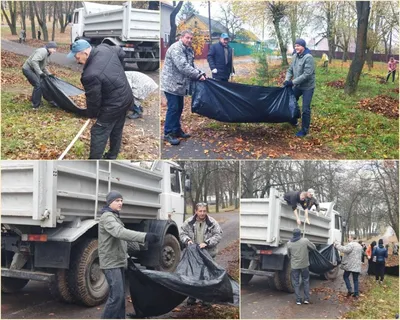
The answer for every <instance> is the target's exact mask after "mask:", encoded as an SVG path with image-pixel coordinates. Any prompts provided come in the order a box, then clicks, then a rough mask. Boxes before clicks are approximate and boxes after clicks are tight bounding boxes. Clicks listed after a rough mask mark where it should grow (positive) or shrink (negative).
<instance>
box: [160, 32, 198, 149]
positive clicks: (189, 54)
mask: <svg viewBox="0 0 400 320" xmlns="http://www.w3.org/2000/svg"><path fill="white" fill-rule="evenodd" d="M192 39H193V33H192V32H191V31H183V32H182V34H181V38H180V40H179V41H177V42H175V43H174V44H173V45H171V46H170V47H169V49H168V50H167V53H166V55H165V62H164V67H163V70H162V74H161V90H162V91H164V93H165V96H166V97H167V114H166V117H165V124H164V140H166V141H168V142H169V143H170V144H172V145H178V144H179V143H180V140H179V139H178V138H189V137H190V135H189V134H187V133H185V132H183V130H182V128H181V115H182V111H183V103H184V100H183V98H184V96H185V95H187V94H188V91H189V85H190V81H192V80H200V81H203V80H205V79H206V78H205V74H204V73H203V72H202V71H200V70H198V69H196V68H195V66H194V52H193V50H192V48H191V44H192Z"/></svg>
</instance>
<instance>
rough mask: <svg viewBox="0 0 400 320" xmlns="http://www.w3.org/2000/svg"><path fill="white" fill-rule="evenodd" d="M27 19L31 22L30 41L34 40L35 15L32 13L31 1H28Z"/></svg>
mask: <svg viewBox="0 0 400 320" xmlns="http://www.w3.org/2000/svg"><path fill="white" fill-rule="evenodd" d="M29 19H30V20H31V31H32V39H36V25H35V13H34V12H33V5H32V1H29Z"/></svg>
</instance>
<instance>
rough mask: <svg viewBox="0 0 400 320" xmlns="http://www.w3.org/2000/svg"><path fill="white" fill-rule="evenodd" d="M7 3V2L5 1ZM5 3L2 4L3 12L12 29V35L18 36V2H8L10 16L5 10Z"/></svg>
mask: <svg viewBox="0 0 400 320" xmlns="http://www.w3.org/2000/svg"><path fill="white" fill-rule="evenodd" d="M4 2H5V1H4ZM4 2H3V1H2V2H1V11H2V12H3V15H4V17H5V18H6V21H7V24H8V26H9V27H10V31H11V34H12V35H13V36H16V35H17V1H7V5H8V9H9V11H10V16H8V15H7V13H6V10H5V8H4Z"/></svg>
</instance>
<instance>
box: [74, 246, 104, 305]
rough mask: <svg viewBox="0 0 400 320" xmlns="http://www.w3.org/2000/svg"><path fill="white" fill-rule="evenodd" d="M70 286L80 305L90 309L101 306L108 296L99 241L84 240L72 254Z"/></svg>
mask: <svg viewBox="0 0 400 320" xmlns="http://www.w3.org/2000/svg"><path fill="white" fill-rule="evenodd" d="M71 266H72V267H71V268H70V269H69V272H68V285H69V287H70V289H71V292H72V295H73V296H74V297H75V299H76V300H77V302H78V303H81V304H83V305H85V306H88V307H93V306H97V305H99V304H101V303H102V302H103V301H104V300H106V298H107V296H108V283H107V280H106V277H105V275H104V273H103V271H102V270H101V269H100V262H99V252H98V241H97V240H94V239H87V240H84V241H83V242H82V243H80V244H78V245H77V247H76V248H75V250H74V251H73V254H72V260H71Z"/></svg>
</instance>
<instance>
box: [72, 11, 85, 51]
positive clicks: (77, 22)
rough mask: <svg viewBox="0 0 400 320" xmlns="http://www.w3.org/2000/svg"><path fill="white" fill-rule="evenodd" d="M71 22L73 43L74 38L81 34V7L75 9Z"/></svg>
mask: <svg viewBox="0 0 400 320" xmlns="http://www.w3.org/2000/svg"><path fill="white" fill-rule="evenodd" d="M71 22H72V28H71V43H73V42H75V40H76V38H80V37H82V36H83V8H80V9H77V10H75V12H74V14H73V16H72V21H71Z"/></svg>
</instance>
